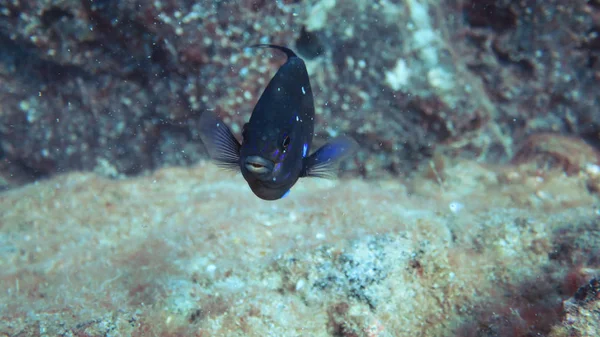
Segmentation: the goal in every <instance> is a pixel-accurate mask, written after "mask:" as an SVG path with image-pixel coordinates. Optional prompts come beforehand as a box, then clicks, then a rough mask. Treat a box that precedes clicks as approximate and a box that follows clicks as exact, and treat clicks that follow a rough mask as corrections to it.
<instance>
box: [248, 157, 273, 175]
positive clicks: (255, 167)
mask: <svg viewBox="0 0 600 337" xmlns="http://www.w3.org/2000/svg"><path fill="white" fill-rule="evenodd" d="M244 166H245V167H246V169H247V170H248V171H249V172H252V173H256V174H266V173H270V172H271V171H273V162H272V161H270V160H267V159H265V158H263V157H259V156H250V157H247V158H246V160H245V162H244Z"/></svg>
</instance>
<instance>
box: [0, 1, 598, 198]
mask: <svg viewBox="0 0 600 337" xmlns="http://www.w3.org/2000/svg"><path fill="white" fill-rule="evenodd" d="M599 33H600V3H598V1H596V0H587V1H586V0H578V1H571V2H569V3H568V4H566V3H565V2H564V1H561V0H550V1H544V2H543V3H542V2H539V1H534V0H531V1H519V2H516V1H508V0H486V1H480V0H477V1H475V0H472V1H467V0H461V1H451V0H438V1H433V0H430V1H424V0H421V1H417V0H404V1H393V0H387V1H362V0H347V1H336V0H319V1H317V0H311V1H308V0H295V1H293V0H278V1H261V0H257V1H247V0H242V1H190V0H157V1H106V0H102V1H88V0H40V1H12V0H6V1H2V2H0V45H1V46H2V47H1V48H0V102H1V103H0V160H1V164H0V171H1V174H2V177H3V181H2V184H3V185H4V187H10V186H14V185H19V184H22V183H25V182H29V181H32V180H35V179H37V178H40V177H47V176H50V175H53V174H55V173H59V172H67V171H72V170H94V171H96V172H98V173H101V174H103V175H106V176H111V177H118V176H123V175H135V174H140V173H144V172H147V171H149V170H153V169H156V168H159V167H162V166H167V165H189V164H192V163H196V162H197V161H198V160H199V159H201V158H204V157H205V152H204V148H203V145H202V143H201V142H200V140H199V137H198V133H197V127H196V124H197V121H198V118H199V116H200V115H201V114H202V112H203V111H205V110H215V111H216V112H217V113H219V114H221V115H222V116H225V117H226V121H227V122H228V123H231V124H232V125H233V129H234V132H236V133H239V131H240V128H241V125H242V124H243V123H244V121H245V120H247V118H248V116H249V114H250V112H251V111H252V108H253V106H254V104H255V102H256V100H257V99H258V97H259V95H260V92H261V90H262V89H263V88H264V86H265V84H266V82H267V81H268V80H269V78H270V76H271V75H272V74H273V73H274V71H275V69H276V66H277V65H278V64H280V63H281V62H282V61H283V57H282V56H280V55H278V54H277V53H271V52H265V51H248V50H246V49H244V48H245V47H247V46H249V45H251V44H253V43H257V42H272V43H278V44H283V45H288V46H290V47H292V48H294V49H296V50H297V51H298V52H299V53H300V54H301V55H302V56H303V57H304V58H305V59H306V60H307V62H308V66H309V72H310V75H311V81H312V84H313V87H314V92H315V102H316V111H317V114H318V120H317V139H316V142H317V143H322V142H324V141H325V140H326V139H327V138H329V137H331V136H333V135H335V134H338V133H347V134H349V135H351V136H352V137H355V138H356V139H357V140H358V141H359V143H360V144H361V150H360V152H359V153H358V154H357V156H356V157H355V158H354V159H353V160H351V161H349V162H347V163H346V164H345V165H344V166H343V169H344V170H345V171H346V172H347V173H348V174H350V175H360V176H363V177H368V178H373V177H385V176H390V175H392V176H393V175H406V174H410V172H411V171H412V170H414V169H415V168H416V167H418V166H419V165H420V164H422V163H423V162H427V161H428V160H429V159H431V158H432V156H433V155H434V154H436V153H443V154H449V155H451V156H452V157H457V156H460V157H466V158H474V159H477V160H479V161H483V162H489V163H503V162H507V161H509V160H511V159H512V158H513V156H514V153H515V152H518V151H519V147H520V144H522V143H523V142H525V140H526V138H527V137H528V136H530V135H532V134H536V133H538V132H546V133H547V132H550V133H560V134H563V135H571V136H574V137H575V138H576V139H577V140H580V141H582V142H586V143H587V144H588V145H589V146H592V147H595V148H596V149H597V148H598V146H599V144H600V138H599V132H600V111H599V108H598V106H599V105H598V103H599V98H600V90H598V89H597V83H598V80H599V79H600V61H599V57H600V36H599V35H598V34H599Z"/></svg>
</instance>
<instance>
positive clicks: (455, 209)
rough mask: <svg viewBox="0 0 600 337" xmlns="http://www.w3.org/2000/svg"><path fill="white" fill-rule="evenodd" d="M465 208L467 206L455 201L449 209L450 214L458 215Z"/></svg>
mask: <svg viewBox="0 0 600 337" xmlns="http://www.w3.org/2000/svg"><path fill="white" fill-rule="evenodd" d="M464 207H465V205H463V204H461V203H460V202H457V201H453V202H451V203H450V204H449V205H448V208H450V212H452V213H458V212H460V211H461V210H462V209H463V208H464Z"/></svg>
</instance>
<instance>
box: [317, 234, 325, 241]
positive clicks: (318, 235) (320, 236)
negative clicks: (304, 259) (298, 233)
mask: <svg viewBox="0 0 600 337" xmlns="http://www.w3.org/2000/svg"><path fill="white" fill-rule="evenodd" d="M315 238H316V239H317V240H324V239H325V234H323V233H317V234H316V235H315Z"/></svg>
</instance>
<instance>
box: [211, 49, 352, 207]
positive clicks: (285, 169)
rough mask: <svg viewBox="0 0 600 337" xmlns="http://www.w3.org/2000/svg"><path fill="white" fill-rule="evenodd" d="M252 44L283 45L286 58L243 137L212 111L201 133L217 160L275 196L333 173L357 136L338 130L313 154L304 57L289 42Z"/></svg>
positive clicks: (260, 193) (258, 190)
mask: <svg viewBox="0 0 600 337" xmlns="http://www.w3.org/2000/svg"><path fill="white" fill-rule="evenodd" d="M253 47H261V48H264V47H266V48H274V49H277V50H280V51H282V52H284V53H285V54H286V55H287V61H286V62H285V63H284V64H283V65H282V66H281V67H280V68H279V70H278V71H277V73H276V74H275V75H274V76H273V78H272V79H271V81H270V82H269V84H268V85H267V87H266V88H265V90H264V91H263V93H262V95H261V97H260V98H259V100H258V102H257V103H256V106H255V107H254V110H253V111H252V115H251V117H250V120H249V121H248V123H246V124H245V125H244V127H243V131H242V142H241V143H240V142H238V141H237V139H236V138H235V136H234V135H233V133H232V132H231V130H230V129H229V128H228V127H227V125H225V123H223V121H222V120H221V119H219V118H218V117H217V116H215V115H214V114H212V113H211V112H209V111H205V112H204V113H203V115H202V117H201V122H200V125H201V129H202V130H201V131H200V137H201V139H202V142H203V143H204V144H205V146H206V148H207V150H208V153H209V155H210V156H211V158H212V159H213V160H214V161H215V162H216V163H217V164H218V165H220V166H223V167H226V168H230V169H235V170H238V169H239V170H240V171H241V172H242V175H243V177H244V179H245V180H246V182H247V183H248V185H249V186H250V188H251V190H252V191H253V192H254V194H255V195H256V196H258V197H259V198H261V199H264V200H277V199H280V198H282V197H283V196H285V195H286V194H287V193H288V192H289V190H290V188H291V187H292V186H294V184H295V183H296V182H297V181H298V179H299V178H301V177H324V178H331V177H334V176H335V170H336V169H337V163H338V162H339V161H340V160H341V159H343V158H344V157H346V156H347V155H349V154H351V153H352V152H353V150H354V149H355V148H356V142H354V140H352V139H351V138H348V137H345V136H340V137H337V138H335V139H333V140H332V141H331V142H330V143H327V144H325V145H324V146H323V147H321V148H320V149H318V150H317V151H315V153H313V154H310V148H311V143H312V139H313V135H314V119H315V109H314V101H313V93H312V89H311V86H310V79H309V76H308V72H307V70H306V65H305V64H304V61H303V60H302V59H301V58H300V57H298V56H297V55H296V54H295V53H294V52H293V51H292V50H291V49H289V48H286V47H282V46H277V45H256V46H253Z"/></svg>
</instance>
